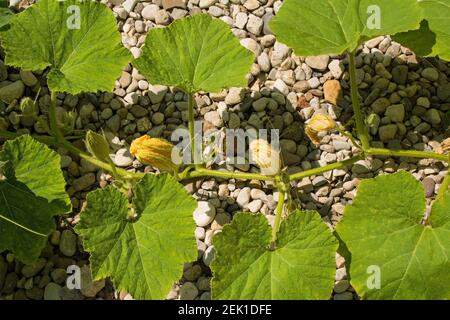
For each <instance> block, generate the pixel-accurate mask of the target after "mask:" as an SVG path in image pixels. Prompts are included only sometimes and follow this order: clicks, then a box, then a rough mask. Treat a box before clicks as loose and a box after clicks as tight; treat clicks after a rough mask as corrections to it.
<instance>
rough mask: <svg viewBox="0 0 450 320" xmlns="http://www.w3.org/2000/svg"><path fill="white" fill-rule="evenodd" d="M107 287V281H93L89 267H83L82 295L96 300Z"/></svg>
mask: <svg viewBox="0 0 450 320" xmlns="http://www.w3.org/2000/svg"><path fill="white" fill-rule="evenodd" d="M104 287H105V279H102V280H100V281H93V279H92V273H91V269H90V268H89V266H87V265H84V266H83V267H81V289H80V291H81V293H82V294H83V295H84V296H85V297H88V298H94V297H95V296H96V295H97V293H99V292H100V291H101V290H102V289H103V288H104Z"/></svg>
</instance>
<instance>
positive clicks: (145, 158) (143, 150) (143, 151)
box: [130, 135, 178, 172]
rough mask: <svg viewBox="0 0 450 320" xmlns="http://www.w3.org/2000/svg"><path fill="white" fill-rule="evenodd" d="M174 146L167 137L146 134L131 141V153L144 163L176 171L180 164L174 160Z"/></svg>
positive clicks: (162, 169)
mask: <svg viewBox="0 0 450 320" xmlns="http://www.w3.org/2000/svg"><path fill="white" fill-rule="evenodd" d="M173 148H174V145H173V144H171V143H170V142H169V141H167V140H165V139H159V138H152V137H150V136H148V135H144V136H142V137H140V138H137V139H136V140H134V141H133V142H132V143H131V147H130V153H131V154H132V155H134V156H135V157H136V158H137V159H138V160H139V161H140V162H141V163H142V164H145V165H149V166H152V167H155V168H157V169H159V170H161V171H168V172H174V171H177V170H178V166H177V165H176V164H175V163H173V161H172V150H173Z"/></svg>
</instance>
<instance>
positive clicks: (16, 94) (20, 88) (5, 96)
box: [0, 80, 25, 103]
mask: <svg viewBox="0 0 450 320" xmlns="http://www.w3.org/2000/svg"><path fill="white" fill-rule="evenodd" d="M24 91H25V85H24V84H23V82H22V81H21V80H17V81H15V82H13V83H10V84H8V85H6V86H4V87H2V88H0V99H1V100H2V101H4V102H6V103H11V102H13V101H14V100H15V99H20V98H21V97H22V96H23V93H24Z"/></svg>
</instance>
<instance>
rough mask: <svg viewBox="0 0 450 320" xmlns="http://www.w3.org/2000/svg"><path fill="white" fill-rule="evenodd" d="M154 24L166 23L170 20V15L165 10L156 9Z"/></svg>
mask: <svg viewBox="0 0 450 320" xmlns="http://www.w3.org/2000/svg"><path fill="white" fill-rule="evenodd" d="M155 22H156V24H160V25H164V26H165V25H168V24H169V22H170V15H169V13H168V12H167V11H166V10H158V12H156V15H155Z"/></svg>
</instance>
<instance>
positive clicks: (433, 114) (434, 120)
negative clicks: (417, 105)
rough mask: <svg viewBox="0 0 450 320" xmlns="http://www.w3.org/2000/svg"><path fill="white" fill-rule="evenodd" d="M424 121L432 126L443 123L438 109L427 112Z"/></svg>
mask: <svg viewBox="0 0 450 320" xmlns="http://www.w3.org/2000/svg"><path fill="white" fill-rule="evenodd" d="M424 119H425V120H426V121H427V122H428V123H431V124H439V123H441V115H440V114H439V111H437V110H436V109H429V110H427V112H425V115H424Z"/></svg>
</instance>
